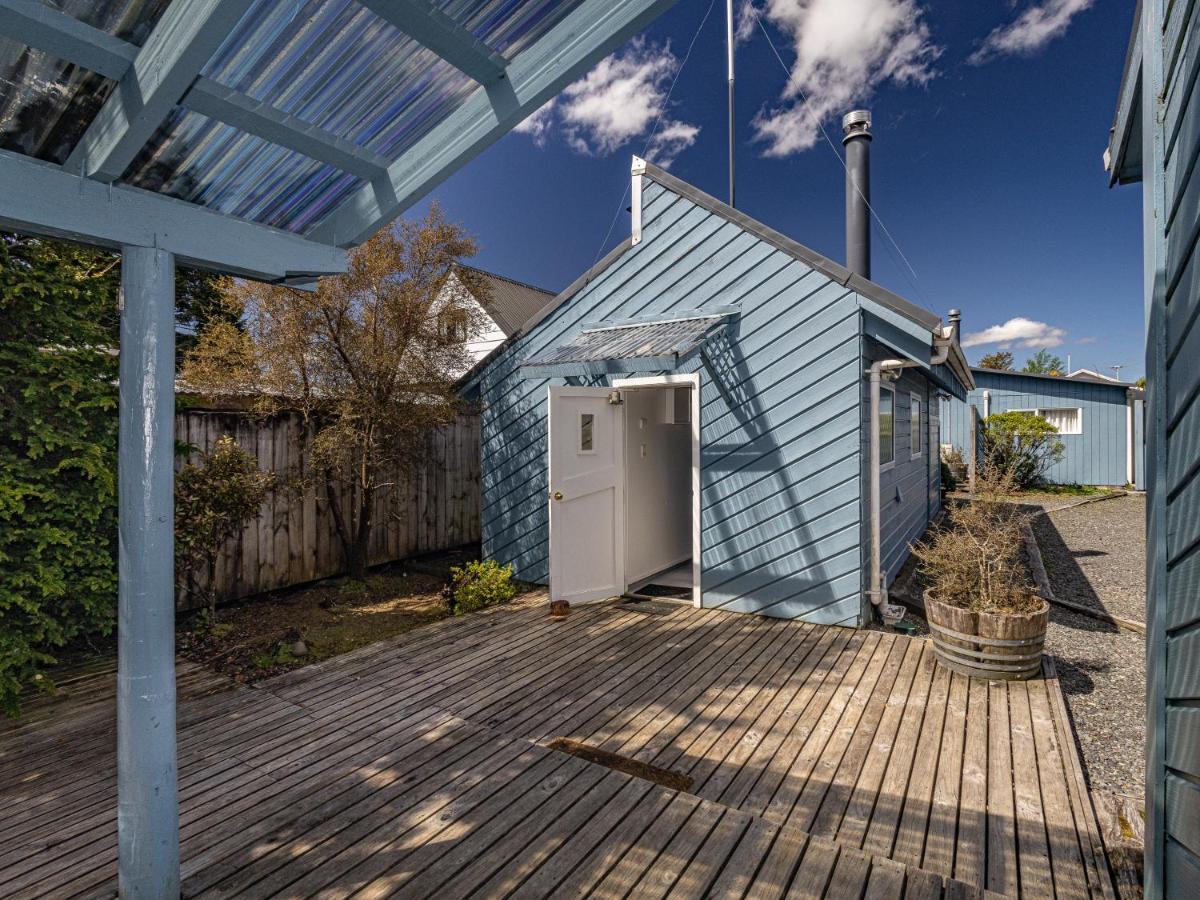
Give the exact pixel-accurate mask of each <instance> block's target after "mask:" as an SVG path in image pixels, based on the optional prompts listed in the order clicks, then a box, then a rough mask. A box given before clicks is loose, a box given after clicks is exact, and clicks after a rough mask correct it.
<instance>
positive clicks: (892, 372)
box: [867, 310, 960, 609]
mask: <svg viewBox="0 0 1200 900" xmlns="http://www.w3.org/2000/svg"><path fill="white" fill-rule="evenodd" d="M959 315H960V314H959V312H958V310H951V311H950V325H948V326H946V327H943V328H940V329H939V330H940V332H941V334H940V335H939V334H937V333H936V332H935V334H934V338H933V348H934V353H933V356H932V357H930V359H929V364H930V365H931V366H939V365H942V364H943V363H945V362H946V360H947V359H949V358H950V349H951V348H952V347H954V346H955V345H956V344H957V342H958V323H959ZM920 365H922V364H921V363H919V362H916V361H915V360H911V359H881V360H876V361H875V362H873V363H871V368H870V369H868V370H867V375H868V378H869V379H870V384H871V389H870V397H871V401H870V406H871V463H870V466H871V476H870V477H871V489H870V493H871V508H870V518H871V586H870V588H869V589H868V590H867V596H868V597H870V599H871V604H872V605H873V606H874V607H875V608H876V609H882V608H883V607H884V606H885V605H886V604H887V599H888V593H887V591H888V589H887V581H886V579H885V578H884V577H883V550H882V547H881V540H880V533H881V531H882V527H883V510H882V501H881V497H880V493H881V491H880V486H879V467H880V460H879V386H880V384H882V382H883V380H884V378H887V379H888V380H889V381H894V380H896V379H898V378H899V377H900V372H901V371H902V370H903V369H910V368H914V367H916V366H920ZM926 415H928V412H927V413H926ZM895 418H896V411H895V408H893V409H892V428H893V429H895V427H896V421H895ZM927 421H928V420H927ZM927 443H928V442H927ZM929 452H933V451H932V449H930V451H929ZM928 477H929V476H928V474H927V475H926V480H928Z"/></svg>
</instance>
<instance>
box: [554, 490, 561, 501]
mask: <svg viewBox="0 0 1200 900" xmlns="http://www.w3.org/2000/svg"><path fill="white" fill-rule="evenodd" d="M554 499H555V500H561V499H562V491H555V492H554Z"/></svg>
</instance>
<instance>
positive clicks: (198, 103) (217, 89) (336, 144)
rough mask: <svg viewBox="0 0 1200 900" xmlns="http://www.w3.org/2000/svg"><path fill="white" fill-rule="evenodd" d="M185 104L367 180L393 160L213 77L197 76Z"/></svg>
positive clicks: (193, 109)
mask: <svg viewBox="0 0 1200 900" xmlns="http://www.w3.org/2000/svg"><path fill="white" fill-rule="evenodd" d="M182 105H183V106H185V107H187V108H188V109H190V110H192V111H194V112H198V113H200V114H201V115H204V116H208V117H209V118H210V119H216V120H217V121H219V122H224V123H225V124H226V125H232V126H233V127H234V128H239V129H241V130H242V131H245V132H247V133H248V134H253V135H255V136H256V137H260V138H262V139H263V140H264V141H270V142H271V143H272V144H278V145H279V146H280V147H287V148H288V149H289V150H295V151H296V152H297V153H301V154H303V155H304V156H307V157H308V158H309V159H315V160H317V161H318V162H323V163H328V164H329V165H331V166H333V167H335V168H337V169H341V170H342V171H343V172H349V173H350V174H351V175H357V176H358V177H359V178H363V179H366V180H367V181H370V180H371V179H373V178H378V177H379V176H381V175H383V174H384V173H385V172H386V171H387V167H388V165H389V163H390V160H388V159H387V158H386V157H383V156H380V155H379V154H378V153H372V152H371V151H369V150H364V149H363V148H362V147H359V146H358V145H357V144H355V143H354V142H353V141H348V140H346V139H345V138H340V137H338V136H337V135H335V134H332V133H331V132H328V131H326V130H325V129H323V128H318V127H317V126H315V125H310V124H309V123H307V122H305V121H304V120H303V119H300V118H298V117H296V116H293V115H290V114H288V113H285V112H281V111H279V110H278V109H276V108H275V107H273V106H271V105H270V104H268V103H263V102H262V101H259V100H255V99H254V98H253V97H251V96H249V95H247V94H244V93H242V92H241V91H235V90H233V89H232V88H227V87H225V86H224V85H221V84H218V83H217V82H215V81H213V80H212V79H210V78H203V77H201V78H197V79H196V82H195V84H193V85H192V89H191V90H190V91H188V92H187V96H185V97H184V98H183V101H182Z"/></svg>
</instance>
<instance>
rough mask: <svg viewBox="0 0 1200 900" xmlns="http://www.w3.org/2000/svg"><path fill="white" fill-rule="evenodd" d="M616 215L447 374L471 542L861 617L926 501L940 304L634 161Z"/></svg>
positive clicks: (939, 371) (731, 604) (534, 575)
mask: <svg viewBox="0 0 1200 900" xmlns="http://www.w3.org/2000/svg"><path fill="white" fill-rule="evenodd" d="M631 211H632V233H631V235H630V237H629V238H628V239H627V240H625V241H624V242H623V243H622V244H621V245H619V246H618V247H617V248H615V249H614V250H613V251H612V252H611V253H609V254H608V256H607V257H606V258H604V259H603V260H602V261H601V262H600V263H599V264H597V265H596V266H595V267H593V268H592V269H591V270H590V271H588V272H587V273H585V274H584V275H583V276H582V277H580V278H579V279H578V280H577V281H576V282H575V283H574V284H572V285H571V286H570V287H568V288H567V289H566V290H565V291H563V292H562V293H561V294H559V295H558V297H556V298H555V299H554V300H553V301H552V302H551V303H550V304H548V305H547V307H546V308H545V309H544V310H543V311H542V312H541V314H540V315H539V316H538V317H536V318H535V319H534V320H533V321H531V322H530V323H528V324H527V325H526V326H525V327H524V328H523V329H522V330H521V331H520V332H519V333H517V334H516V335H514V336H513V337H512V338H510V339H509V340H508V341H506V342H505V343H504V344H502V345H501V346H499V347H498V348H496V350H495V351H493V353H492V354H491V355H490V356H489V357H488V358H486V359H484V360H482V361H481V362H480V363H479V364H478V365H477V366H476V367H475V369H474V370H473V371H472V372H470V373H468V375H467V377H466V379H465V380H464V382H465V392H466V393H467V394H468V395H471V396H476V397H478V399H479V401H480V404H481V408H482V416H483V443H482V448H481V456H482V467H481V471H482V476H481V477H482V520H483V523H482V524H483V528H482V530H483V552H484V554H485V555H486V556H487V557H490V558H493V559H496V560H498V561H499V562H501V563H511V564H512V565H513V566H514V568H515V570H516V574H517V576H518V577H519V578H522V579H525V580H528V581H533V582H538V583H547V582H548V583H549V584H550V590H551V596H552V599H565V600H569V601H573V602H579V601H585V600H591V599H597V598H602V597H609V596H614V595H618V594H621V593H623V592H625V591H628V590H631V589H637V588H638V587H639V586H640V585H644V584H647V583H654V584H668V585H678V586H682V587H684V589H685V590H687V591H690V596H691V598H692V602H693V603H694V604H695V605H697V606H703V607H715V608H722V609H726V610H735V611H742V612H753V613H762V614H766V615H770V616H779V617H785V618H796V619H804V620H807V621H812V622H820V623H828V624H840V625H851V626H856V625H860V624H863V623H864V622H865V621H867V620H868V617H869V616H870V614H871V612H870V611H871V604H872V601H873V600H874V601H877V602H882V601H883V600H884V599H885V598H886V588H887V584H888V582H889V581H890V580H891V579H892V578H894V577H895V575H896V573H897V572H898V571H899V568H900V566H901V565H902V564H903V562H904V560H905V558H906V557H907V553H908V544H909V542H910V541H911V540H912V539H914V538H915V537H917V536H918V535H919V534H920V533H921V532H922V531H923V530H924V529H925V527H926V526H927V524H928V523H929V521H930V520H931V518H932V517H933V515H934V514H935V513H936V511H937V510H938V508H939V504H940V475H939V461H938V454H937V439H938V433H939V429H938V423H937V410H938V409H939V401H940V399H941V398H942V397H944V396H954V397H958V398H960V399H961V398H965V397H966V394H967V392H968V391H969V390H970V389H971V387H972V386H973V384H972V381H971V373H970V370H969V368H968V366H967V364H966V361H965V358H964V357H963V354H962V350H961V348H960V346H959V343H958V334H957V330H958V329H957V322H954V321H952V322H951V323H949V324H945V323H943V322H942V321H941V319H939V318H938V317H937V316H936V315H934V314H932V313H930V312H928V311H926V310H923V309H920V308H918V307H916V306H914V305H912V304H911V303H909V302H907V301H905V300H903V299H902V298H900V297H898V296H896V295H895V294H892V293H891V292H889V291H887V290H885V289H883V288H881V287H879V286H878V285H876V284H873V283H872V282H870V281H868V280H867V279H866V278H864V277H861V276H860V275H858V274H854V273H852V272H850V271H849V270H848V269H846V268H844V267H843V266H841V265H839V264H838V263H835V262H833V261H831V260H829V259H827V258H825V257H823V256H821V255H820V254H818V253H815V252H813V251H812V250H809V249H808V248H806V247H803V246H801V245H800V244H797V243H796V242H795V241H792V240H790V239H788V238H786V237H784V236H783V235H782V234H779V233H778V232H776V231H773V230H772V229H770V228H768V227H766V226H765V225H762V224H760V223H759V222H756V221H754V220H753V219H751V218H749V217H747V216H745V215H744V214H742V213H740V212H738V211H737V210H735V209H733V208H732V207H730V206H727V205H726V204H724V203H721V202H719V201H717V200H715V199H713V198H712V197H710V196H708V195H707V194H704V193H703V192H701V191H699V190H697V189H696V188H694V187H692V186H691V185H689V184H686V183H684V182H682V181H680V180H679V179H678V178H675V177H673V176H672V175H670V174H668V173H667V172H665V171H663V170H661V169H659V168H656V167H655V166H653V165H650V164H648V163H646V162H644V161H642V160H640V159H635V160H634V167H633V203H632V207H631ZM873 408H875V409H876V410H877V414H876V415H875V416H872V409H873ZM873 425H874V426H877V427H873ZM876 430H877V431H878V433H879V439H878V440H877V441H875V442H872V441H871V435H872V433H873V432H874V431H876ZM872 484H875V485H876V489H875V490H874V491H872V490H871V486H872ZM873 526H874V527H873Z"/></svg>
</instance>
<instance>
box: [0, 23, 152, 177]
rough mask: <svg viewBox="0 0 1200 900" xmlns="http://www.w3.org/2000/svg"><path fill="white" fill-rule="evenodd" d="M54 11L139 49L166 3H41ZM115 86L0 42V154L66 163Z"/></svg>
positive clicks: (3, 40) (40, 53)
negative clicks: (5, 151)
mask: <svg viewBox="0 0 1200 900" xmlns="http://www.w3.org/2000/svg"><path fill="white" fill-rule="evenodd" d="M43 2H44V5H45V6H47V7H49V8H50V9H55V10H58V11H59V12H63V13H66V14H67V15H69V16H72V17H74V18H76V19H78V20H79V21H81V22H83V23H85V24H87V25H90V26H92V27H93V28H98V29H100V30H101V31H104V32H107V33H108V34H111V35H113V36H115V37H119V38H121V39H122V40H124V41H128V42H129V43H131V44H137V45H138V46H141V45H142V44H143V43H144V42H145V40H146V36H147V35H149V34H150V29H151V28H153V27H154V23H155V22H157V21H158V17H159V16H160V15H162V11H163V10H164V9H166V6H167V2H168V0H108V2H93V0H43ZM115 84H116V83H115V82H113V81H110V80H109V79H107V78H104V77H103V76H101V75H98V74H96V73H95V72H88V71H86V70H84V69H81V68H79V67H78V66H76V65H74V64H72V63H70V62H67V61H66V60H65V59H59V58H58V57H57V56H53V55H51V54H50V53H46V52H45V51H43V50H35V49H32V48H30V47H26V46H25V45H24V44H21V43H18V42H16V41H12V40H8V39H6V38H2V37H0V149H4V150H14V151H16V152H18V153H24V154H25V155H27V156H33V157H35V158H37V159H42V160H45V161H47V162H54V163H60V164H61V163H62V162H63V161H65V160H66V158H67V157H68V156H69V155H70V153H71V150H72V148H73V147H74V146H75V143H76V142H77V141H78V140H79V138H80V137H81V136H82V135H83V133H84V131H86V130H87V127H88V125H90V124H91V123H92V119H93V118H94V117H95V115H96V113H97V112H98V111H99V109H100V107H101V106H102V105H103V104H104V101H105V100H107V99H108V95H109V94H110V93H112V90H113V87H114V86H115Z"/></svg>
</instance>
